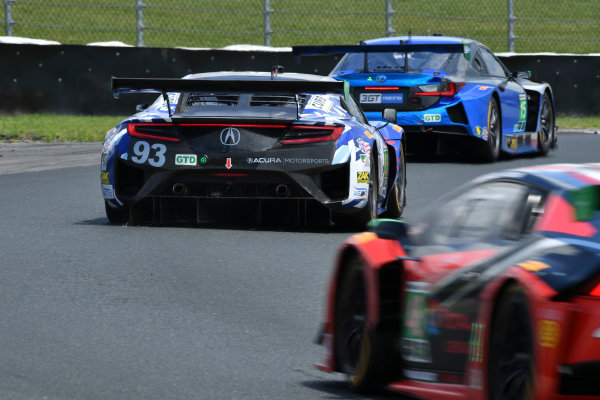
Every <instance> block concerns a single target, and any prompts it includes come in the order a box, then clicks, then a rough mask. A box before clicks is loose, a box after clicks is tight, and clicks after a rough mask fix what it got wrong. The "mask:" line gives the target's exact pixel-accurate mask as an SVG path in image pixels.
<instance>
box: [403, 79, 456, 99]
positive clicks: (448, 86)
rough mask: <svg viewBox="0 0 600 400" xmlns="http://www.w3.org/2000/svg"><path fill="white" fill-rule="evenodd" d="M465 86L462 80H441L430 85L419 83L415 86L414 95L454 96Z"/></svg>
mask: <svg viewBox="0 0 600 400" xmlns="http://www.w3.org/2000/svg"><path fill="white" fill-rule="evenodd" d="M463 87H465V84H464V83H463V82H458V83H455V82H441V83H436V84H432V85H421V86H417V87H416V88H415V92H414V93H413V94H414V95H416V96H454V95H455V94H456V93H458V92H460V91H461V90H462V88H463Z"/></svg>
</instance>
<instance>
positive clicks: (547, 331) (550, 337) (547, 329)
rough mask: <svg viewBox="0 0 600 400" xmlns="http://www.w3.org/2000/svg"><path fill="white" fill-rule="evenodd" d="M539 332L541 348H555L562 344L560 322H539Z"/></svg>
mask: <svg viewBox="0 0 600 400" xmlns="http://www.w3.org/2000/svg"><path fill="white" fill-rule="evenodd" d="M537 331H538V343H539V344H540V346H542V347H551V348H554V347H556V346H558V343H560V325H559V324H558V322H556V321H550V320H548V319H543V320H541V321H540V322H538V326H537Z"/></svg>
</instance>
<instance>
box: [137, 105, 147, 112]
mask: <svg viewBox="0 0 600 400" xmlns="http://www.w3.org/2000/svg"><path fill="white" fill-rule="evenodd" d="M148 107H150V104H138V105H137V106H135V112H136V113H139V112H142V111H144V110H145V109H146V108H148Z"/></svg>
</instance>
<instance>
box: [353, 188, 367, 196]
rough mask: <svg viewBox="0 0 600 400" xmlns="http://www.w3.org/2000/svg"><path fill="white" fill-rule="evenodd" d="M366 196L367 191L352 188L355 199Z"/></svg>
mask: <svg viewBox="0 0 600 400" xmlns="http://www.w3.org/2000/svg"><path fill="white" fill-rule="evenodd" d="M366 195H367V189H364V188H359V187H356V186H355V187H354V196H355V197H365V196H366Z"/></svg>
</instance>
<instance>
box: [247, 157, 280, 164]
mask: <svg viewBox="0 0 600 400" xmlns="http://www.w3.org/2000/svg"><path fill="white" fill-rule="evenodd" d="M248 164H281V158H279V157H248Z"/></svg>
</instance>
